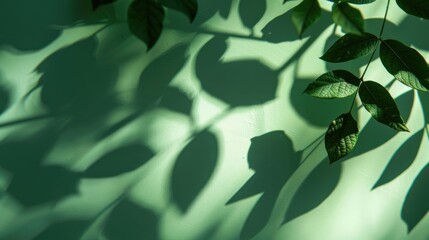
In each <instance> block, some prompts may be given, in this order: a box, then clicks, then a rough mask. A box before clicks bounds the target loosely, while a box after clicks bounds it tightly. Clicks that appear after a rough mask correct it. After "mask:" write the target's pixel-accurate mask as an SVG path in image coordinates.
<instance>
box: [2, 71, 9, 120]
mask: <svg viewBox="0 0 429 240" xmlns="http://www.w3.org/2000/svg"><path fill="white" fill-rule="evenodd" d="M0 77H1V75H0ZM9 101H10V94H9V91H8V89H7V88H6V87H5V86H2V85H0V115H1V114H2V113H3V112H4V111H5V110H6V109H7V108H8V107H9Z"/></svg>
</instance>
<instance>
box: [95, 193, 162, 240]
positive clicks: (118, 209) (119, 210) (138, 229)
mask: <svg viewBox="0 0 429 240" xmlns="http://www.w3.org/2000/svg"><path fill="white" fill-rule="evenodd" d="M103 233H104V235H105V236H106V237H107V239H109V240H137V239H159V236H158V216H157V215H156V214H155V213H153V212H152V211H150V210H149V209H146V208H143V207H142V206H139V205H137V204H136V203H134V202H132V201H130V200H128V199H125V200H123V201H122V202H120V203H119V204H118V205H116V206H115V208H114V209H113V210H112V212H111V213H110V215H109V216H108V219H107V221H106V223H105V225H104V226H103Z"/></svg>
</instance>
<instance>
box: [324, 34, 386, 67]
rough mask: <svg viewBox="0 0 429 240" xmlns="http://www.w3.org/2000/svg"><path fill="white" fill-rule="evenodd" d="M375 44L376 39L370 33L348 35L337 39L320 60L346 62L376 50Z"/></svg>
mask: <svg viewBox="0 0 429 240" xmlns="http://www.w3.org/2000/svg"><path fill="white" fill-rule="evenodd" d="M377 43H378V38H377V37H376V36H375V35H373V34H371V33H364V34H363V35H355V34H351V33H348V34H346V35H344V36H343V37H341V38H340V39H338V40H337V41H336V42H335V43H334V44H333V45H332V46H331V47H330V48H329V49H328V51H326V53H325V54H323V56H322V57H320V58H321V59H322V60H325V61H327V62H346V61H349V60H352V59H355V58H359V57H362V56H365V55H368V54H370V53H371V52H373V51H374V50H375V49H376V48H377Z"/></svg>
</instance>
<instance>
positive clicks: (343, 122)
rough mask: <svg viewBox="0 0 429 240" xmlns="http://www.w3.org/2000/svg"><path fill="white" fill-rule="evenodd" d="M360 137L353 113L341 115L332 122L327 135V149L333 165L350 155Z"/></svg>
mask: <svg viewBox="0 0 429 240" xmlns="http://www.w3.org/2000/svg"><path fill="white" fill-rule="evenodd" d="M358 137H359V130H358V128H357V122H356V120H354V119H353V116H352V114H351V113H344V114H341V116H339V117H338V118H336V119H335V120H334V121H332V122H331V124H330V125H329V127H328V130H327V131H326V134H325V148H326V151H327V152H328V156H329V161H330V162H331V163H333V162H335V161H337V160H339V159H340V158H342V157H344V156H346V155H348V154H349V153H350V152H351V151H352V150H353V148H354V147H355V145H356V142H357V140H358Z"/></svg>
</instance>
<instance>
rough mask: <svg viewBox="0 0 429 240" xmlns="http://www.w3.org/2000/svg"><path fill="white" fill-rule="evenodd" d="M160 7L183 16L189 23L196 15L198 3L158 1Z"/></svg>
mask: <svg viewBox="0 0 429 240" xmlns="http://www.w3.org/2000/svg"><path fill="white" fill-rule="evenodd" d="M159 2H160V3H161V4H162V5H164V6H166V7H168V8H171V9H174V10H177V11H179V12H181V13H183V14H185V15H186V16H187V17H188V18H189V20H190V21H191V22H193V21H194V19H195V16H196V15H197V10H198V3H197V1H196V0H160V1H159Z"/></svg>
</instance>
